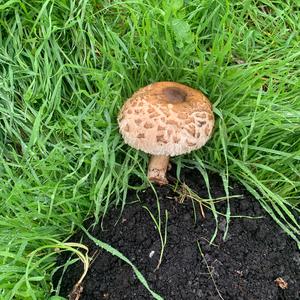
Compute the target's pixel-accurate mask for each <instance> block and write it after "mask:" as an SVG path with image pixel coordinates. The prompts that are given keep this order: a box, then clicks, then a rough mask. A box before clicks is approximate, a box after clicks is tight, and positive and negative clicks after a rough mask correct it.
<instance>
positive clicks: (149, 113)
mask: <svg viewBox="0 0 300 300" xmlns="http://www.w3.org/2000/svg"><path fill="white" fill-rule="evenodd" d="M118 124H119V129H120V133H121V135H122V136H123V139H124V141H125V142H126V143H127V144H128V145H130V146H131V147H133V148H136V149H139V150H142V151H144V152H146V153H149V154H151V155H152V156H151V158H150V162H149V166H148V178H149V180H150V181H152V182H155V183H158V184H160V185H164V184H167V183H168V181H167V178H166V172H167V169H168V165H169V157H170V156H176V155H181V154H185V153H189V152H191V151H193V150H196V149H199V148H201V147H202V146H203V145H204V144H205V143H206V142H207V141H208V139H209V138H210V136H211V134H212V131H213V127H214V115H213V112H212V105H211V103H210V102H209V100H208V99H207V98H206V97H205V95H203V94H202V93H201V92H200V91H198V90H195V89H193V88H190V87H188V86H185V85H183V84H180V83H176V82H156V83H153V84H150V85H147V86H145V87H143V88H141V89H139V90H138V91H137V92H136V93H134V94H133V95H132V97H131V98H129V99H128V100H127V101H126V102H125V104H124V105H123V107H122V109H121V111H120V113H119V116H118Z"/></svg>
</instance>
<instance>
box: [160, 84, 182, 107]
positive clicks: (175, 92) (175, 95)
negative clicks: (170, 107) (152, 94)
mask: <svg viewBox="0 0 300 300" xmlns="http://www.w3.org/2000/svg"><path fill="white" fill-rule="evenodd" d="M162 92H163V95H164V96H165V97H166V100H167V101H168V102H169V103H179V102H184V101H185V99H186V96H187V93H186V92H185V91H183V90H182V89H180V88H177V87H167V88H164V89H163V91H162Z"/></svg>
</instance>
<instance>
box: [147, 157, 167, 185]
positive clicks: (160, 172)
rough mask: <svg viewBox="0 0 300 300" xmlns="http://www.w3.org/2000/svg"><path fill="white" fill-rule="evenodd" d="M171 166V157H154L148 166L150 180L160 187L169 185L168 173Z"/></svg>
mask: <svg viewBox="0 0 300 300" xmlns="http://www.w3.org/2000/svg"><path fill="white" fill-rule="evenodd" d="M168 166H169V156H166V155H152V156H151V158H150V162H149V166H148V178H149V180H150V181H152V182H155V183H157V184H159V185H165V184H167V183H168V180H167V178H166V172H167V169H168Z"/></svg>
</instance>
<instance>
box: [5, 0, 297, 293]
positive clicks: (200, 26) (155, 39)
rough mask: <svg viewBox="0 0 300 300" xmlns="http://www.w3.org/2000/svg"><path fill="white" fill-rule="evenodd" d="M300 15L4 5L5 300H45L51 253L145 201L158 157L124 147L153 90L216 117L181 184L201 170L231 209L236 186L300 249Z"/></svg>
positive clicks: (248, 4) (172, 5)
mask: <svg viewBox="0 0 300 300" xmlns="http://www.w3.org/2000/svg"><path fill="white" fill-rule="evenodd" d="M299 8H300V7H299V4H297V2H296V1H279V2H274V1H270V0H265V1H248V0H246V1H232V2H229V1H215V0H201V1H200V0H195V1H183V0H176V1H166V0H163V1H158V0H143V1H141V0H134V1H109V0H107V1H105V0H104V1H100V0H99V1H98V0H89V1H88V0H80V1H76V0H68V1H67V0H43V1H42V0H33V1H29V0H27V1H21V0H9V1H0V176H1V177H0V203H1V204H0V205H1V211H0V240H1V243H0V270H1V271H0V298H2V299H47V297H48V296H49V294H50V291H51V285H50V280H51V273H52V271H53V270H54V269H55V255H51V254H52V253H53V245H56V244H59V243H64V241H65V240H66V238H67V237H68V236H70V235H71V234H72V233H73V232H74V229H75V228H78V226H79V225H81V224H82V221H83V220H84V219H85V218H86V217H87V216H89V215H94V217H95V222H98V221H99V217H100V216H101V214H103V213H105V212H106V210H107V209H108V207H109V205H110V204H111V203H112V204H120V205H124V204H125V201H126V193H127V191H128V189H132V188H134V189H140V188H143V187H142V186H132V184H131V182H132V180H131V179H132V178H137V177H139V178H141V179H143V180H144V179H145V174H144V170H145V167H146V163H147V156H146V155H145V154H144V153H141V152H137V151H135V150H133V149H130V148H129V147H128V146H126V145H124V144H123V142H122V140H121V138H120V135H119V133H118V128H117V124H116V115H117V113H118V110H119V108H120V107H121V105H122V103H123V101H124V99H126V98H127V97H128V96H130V95H131V94H132V93H133V92H134V91H135V90H136V89H138V88H139V87H141V86H144V85H146V84H149V83H151V82H154V81H160V80H161V81H162V80H172V81H178V82H181V83H183V84H187V85H190V86H192V87H194V88H197V89H201V90H203V91H204V92H205V93H206V94H207V95H208V96H209V98H210V100H211V101H212V102H213V103H214V111H215V114H216V128H215V133H214V136H213V138H212V139H211V141H210V142H209V143H208V144H207V146H205V147H204V148H203V149H202V150H199V151H196V152H194V153H192V154H190V155H188V156H183V157H179V158H175V159H174V160H173V161H174V162H175V163H176V164H177V168H178V173H179V172H180V169H181V168H182V167H183V166H193V167H196V168H198V169H199V170H200V172H201V174H202V175H203V176H204V178H205V180H206V181H207V185H209V181H208V176H207V172H208V171H214V172H217V173H219V174H220V175H221V176H222V178H223V182H224V187H225V191H226V192H227V194H228V196H229V195H230V187H229V184H228V177H229V176H231V177H233V178H235V179H236V180H238V181H239V182H240V183H241V184H243V185H244V186H245V187H246V188H247V189H248V191H250V193H252V194H253V195H254V196H255V197H256V199H257V200H258V201H260V203H261V204H262V205H263V207H264V208H265V209H266V210H267V211H268V212H269V213H270V214H271V215H272V217H273V218H274V219H275V220H276V222H277V223H278V224H279V225H280V226H281V227H282V229H283V230H284V231H285V232H286V233H287V234H289V235H290V236H291V237H292V238H293V239H294V240H295V241H296V242H298V243H299V223H300V221H299V197H300V80H299V78H300V69H299V64H300V51H299V49H300V39H299V32H300V20H299V14H297V13H296V12H297V11H299ZM145 182H146V181H145ZM227 215H228V220H229V219H230V214H229V212H228V214H227ZM37 249H43V250H42V251H40V252H38V253H36V255H34V256H31V254H32V253H35V251H36V250H37ZM29 258H30V259H29ZM29 263H30V266H28V264H29ZM32 266H36V267H35V268H32ZM28 270H30V272H28Z"/></svg>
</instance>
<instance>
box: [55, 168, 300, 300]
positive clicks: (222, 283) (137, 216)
mask: <svg viewBox="0 0 300 300" xmlns="http://www.w3.org/2000/svg"><path fill="white" fill-rule="evenodd" d="M182 181H183V182H185V183H186V184H187V185H188V186H189V187H190V188H192V189H193V190H194V191H195V192H197V193H198V195H199V196H200V197H202V198H207V197H208V196H207V191H206V188H205V184H204V181H203V179H202V177H201V176H200V175H199V173H197V172H196V171H191V170H186V171H185V172H184V174H183V175H182ZM210 184H211V192H212V196H213V197H221V196H224V191H223V188H222V186H223V185H222V181H221V180H220V178H219V177H218V176H216V175H212V176H211V178H210ZM156 191H157V194H158V197H159V202H160V209H161V215H162V220H164V219H165V218H164V216H165V210H167V211H168V214H169V219H168V223H167V244H166V247H165V252H164V255H163V260H162V263H161V265H160V268H159V269H158V270H156V271H155V268H156V266H157V263H158V259H159V254H160V250H161V244H160V239H159V234H158V231H157V230H156V228H155V226H154V223H153V221H152V219H151V218H150V215H149V213H148V212H147V211H146V209H145V208H143V206H147V207H148V208H149V209H150V210H151V212H152V213H153V214H154V215H155V216H157V201H156V198H155V195H154V193H153V191H152V190H151V189H147V190H145V191H143V192H140V193H139V194H138V197H137V195H135V194H134V195H131V196H128V202H133V201H137V200H139V201H140V202H135V203H134V204H129V205H127V206H126V207H125V209H124V212H123V214H122V216H121V218H120V219H119V217H120V210H119V209H113V210H110V213H109V214H108V215H107V216H106V217H105V219H104V223H103V224H104V230H102V229H101V226H100V225H99V226H96V227H95V228H94V229H92V230H90V232H91V234H92V235H93V236H94V237H96V238H97V239H100V240H102V241H105V242H107V243H109V244H110V245H112V246H113V247H115V248H116V249H118V250H119V251H121V252H122V253H123V254H124V255H125V256H126V257H127V258H128V259H129V260H130V261H131V262H132V263H133V264H135V266H136V267H137V268H138V269H139V270H140V271H141V273H142V274H143V275H144V276H145V278H146V280H147V282H148V283H149V285H150V287H151V289H153V290H154V291H155V292H156V293H158V294H160V295H161V296H162V297H163V298H164V299H172V300H174V299H175V300H177V299H205V300H214V299H222V298H223V299H230V300H234V299H244V300H254V299H255V300H256V299H257V300H258V299H259V300H269V299H270V300H275V299H276V300H279V299H291V300H296V299H300V288H299V283H300V254H299V252H298V250H297V246H296V243H295V242H294V241H293V240H291V239H290V238H289V237H288V236H287V235H286V234H285V233H284V232H283V231H282V230H281V229H280V227H278V226H277V225H276V224H275V223H274V221H273V220H272V219H271V218H270V217H269V216H268V215H267V214H266V213H265V212H264V211H263V210H262V208H261V207H260V205H259V204H258V203H257V202H256V201H255V200H254V199H253V198H252V197H251V196H249V194H248V193H247V192H246V191H245V190H244V189H243V188H242V187H241V186H239V185H237V184H235V183H231V190H230V194H231V195H241V196H240V197H238V198H232V199H230V210H231V215H232V216H236V215H240V216H241V215H243V216H255V217H258V216H262V218H259V219H250V218H245V217H244V218H234V217H232V218H231V221H230V225H229V232H228V234H227V237H226V238H225V240H224V232H225V228H226V219H225V218H224V217H222V216H219V223H218V234H217V236H216V239H215V240H214V241H213V244H211V245H209V240H210V239H211V237H212V235H213V233H214V230H215V226H216V223H215V220H214V217H213V215H212V213H211V211H210V210H209V209H208V208H205V207H204V213H205V218H203V217H201V214H200V209H199V204H198V203H195V211H196V216H197V220H196V222H195V220H194V217H195V214H194V209H193V203H192V200H191V199H189V198H186V199H185V201H184V202H183V203H182V204H181V203H179V202H178V194H177V193H176V192H174V191H173V189H172V188H171V187H169V186H165V187H157V188H156ZM216 207H217V210H218V211H219V212H223V213H225V212H226V208H227V203H226V201H222V202H219V203H217V204H216ZM118 219H119V222H118V223H117V224H116V222H117V220H118ZM86 226H88V224H86ZM163 226H164V224H163ZM81 238H82V243H84V244H85V245H87V246H88V247H89V251H90V252H89V253H90V255H92V254H93V253H97V255H96V258H95V259H94V260H93V262H92V264H91V266H90V269H89V272H88V274H87V276H86V277H85V280H84V282H83V291H82V294H81V297H80V299H82V300H94V299H95V300H96V299H97V300H100V299H110V300H114V299H138V300H140V299H152V296H151V295H150V294H149V292H148V291H147V290H146V288H145V287H144V286H143V285H142V284H141V283H140V282H139V280H138V279H137V278H136V276H135V275H134V272H133V271H132V269H131V267H130V266H129V265H127V264H126V263H124V262H123V261H121V260H120V259H118V258H117V257H116V256H112V255H111V254H109V253H107V252H106V251H104V250H101V249H100V248H99V247H97V246H96V245H95V244H94V243H93V242H92V241H90V240H89V239H88V238H87V237H86V236H85V235H84V234H82V233H80V232H79V233H77V234H76V235H75V236H74V237H73V238H72V239H71V241H80V240H81ZM198 243H199V245H200V248H199V247H198ZM201 252H202V254H201ZM66 259H67V257H66V256H65V255H62V256H61V257H60V258H59V263H61V264H63V263H64V262H65V260H66ZM81 273H82V264H81V263H79V262H78V263H75V264H73V265H72V266H70V267H69V268H68V270H67V272H66V273H65V274H64V276H63V279H62V284H61V295H62V296H67V295H68V294H69V293H70V291H71V290H72V288H73V286H74V285H75V283H76V282H77V281H78V279H79V277H80V276H81ZM59 277H60V274H58V273H57V274H55V276H54V280H53V282H54V284H55V283H57V281H58V279H59ZM280 278H281V279H280ZM276 279H277V280H276ZM280 281H281V287H280V286H279V285H280V284H279V282H280ZM285 283H286V284H287V285H288V286H287V288H284V284H285Z"/></svg>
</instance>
